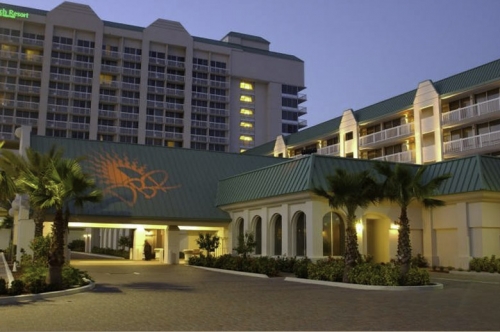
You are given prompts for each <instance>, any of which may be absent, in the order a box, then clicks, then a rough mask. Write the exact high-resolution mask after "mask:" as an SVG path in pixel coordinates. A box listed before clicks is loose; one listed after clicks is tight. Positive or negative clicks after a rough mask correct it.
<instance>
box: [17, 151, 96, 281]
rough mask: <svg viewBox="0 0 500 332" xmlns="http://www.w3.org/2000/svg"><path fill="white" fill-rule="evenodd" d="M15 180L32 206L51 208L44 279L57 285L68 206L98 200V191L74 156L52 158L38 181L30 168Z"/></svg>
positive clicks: (60, 272)
mask: <svg viewBox="0 0 500 332" xmlns="http://www.w3.org/2000/svg"><path fill="white" fill-rule="evenodd" d="M17 184H18V187H19V188H20V190H21V191H22V192H29V193H30V198H31V203H32V204H33V205H34V206H36V207H38V208H40V209H43V210H47V209H51V208H53V209H54V210H55V216H54V223H53V225H52V239H53V240H52V243H51V247H50V253H49V274H48V277H47V283H48V284H50V285H51V286H52V287H54V289H60V288H61V287H62V267H63V264H64V235H65V233H66V227H67V223H68V218H69V213H70V208H71V207H72V206H75V207H82V206H83V204H84V203H86V202H91V203H95V202H98V201H100V200H101V198H102V193H101V191H100V190H98V189H96V186H95V182H94V180H93V179H92V178H91V177H90V175H89V174H87V173H85V172H84V171H83V170H82V168H81V166H80V163H79V160H78V159H66V158H61V159H58V160H52V161H51V162H50V163H49V165H48V167H47V168H46V170H45V171H44V175H43V180H42V181H41V182H40V181H39V177H38V176H37V175H35V174H33V173H31V172H30V173H23V174H21V176H20V177H19V179H17Z"/></svg>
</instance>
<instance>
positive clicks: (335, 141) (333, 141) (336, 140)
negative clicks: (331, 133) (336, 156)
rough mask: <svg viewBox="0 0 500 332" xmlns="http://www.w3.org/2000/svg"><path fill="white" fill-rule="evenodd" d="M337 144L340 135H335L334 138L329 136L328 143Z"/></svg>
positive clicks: (328, 144)
mask: <svg viewBox="0 0 500 332" xmlns="http://www.w3.org/2000/svg"><path fill="white" fill-rule="evenodd" d="M335 144H339V137H338V136H335V137H333V138H329V139H327V140H326V145H327V146H330V145H335Z"/></svg>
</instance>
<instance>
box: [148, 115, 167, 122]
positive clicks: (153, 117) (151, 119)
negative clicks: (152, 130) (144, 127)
mask: <svg viewBox="0 0 500 332" xmlns="http://www.w3.org/2000/svg"><path fill="white" fill-rule="evenodd" d="M146 121H147V122H150V123H165V118H164V117H163V116H161V115H147V116H146Z"/></svg>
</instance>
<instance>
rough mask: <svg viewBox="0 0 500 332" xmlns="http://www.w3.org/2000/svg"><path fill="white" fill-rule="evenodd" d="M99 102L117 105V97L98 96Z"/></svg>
mask: <svg viewBox="0 0 500 332" xmlns="http://www.w3.org/2000/svg"><path fill="white" fill-rule="evenodd" d="M99 100H101V101H106V102H110V103H117V102H118V97H117V96H111V95H101V94H100V95H99Z"/></svg>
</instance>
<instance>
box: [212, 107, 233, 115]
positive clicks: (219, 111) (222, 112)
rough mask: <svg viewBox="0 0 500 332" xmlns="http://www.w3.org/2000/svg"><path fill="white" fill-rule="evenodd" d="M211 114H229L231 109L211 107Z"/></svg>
mask: <svg viewBox="0 0 500 332" xmlns="http://www.w3.org/2000/svg"><path fill="white" fill-rule="evenodd" d="M210 115H218V116H229V110H223V109H220V108H211V109H210Z"/></svg>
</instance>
